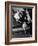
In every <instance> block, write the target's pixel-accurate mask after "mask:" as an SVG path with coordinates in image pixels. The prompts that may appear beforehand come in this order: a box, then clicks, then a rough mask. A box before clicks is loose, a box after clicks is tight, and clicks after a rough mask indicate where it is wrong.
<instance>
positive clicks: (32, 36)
mask: <svg viewBox="0 0 38 46" xmlns="http://www.w3.org/2000/svg"><path fill="white" fill-rule="evenodd" d="M5 10H6V11H5V30H6V31H5V43H6V44H21V43H34V42H37V4H36V3H23V2H6V3H5Z"/></svg>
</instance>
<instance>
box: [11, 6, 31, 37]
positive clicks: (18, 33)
mask: <svg viewBox="0 0 38 46" xmlns="http://www.w3.org/2000/svg"><path fill="white" fill-rule="evenodd" d="M11 33H12V37H13V38H26V37H32V7H17V6H16V7H13V6H11Z"/></svg>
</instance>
